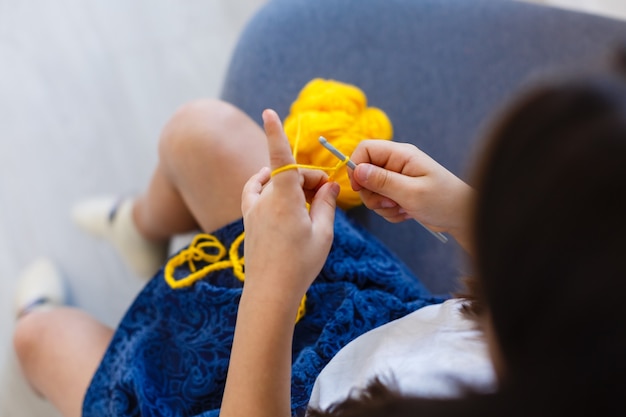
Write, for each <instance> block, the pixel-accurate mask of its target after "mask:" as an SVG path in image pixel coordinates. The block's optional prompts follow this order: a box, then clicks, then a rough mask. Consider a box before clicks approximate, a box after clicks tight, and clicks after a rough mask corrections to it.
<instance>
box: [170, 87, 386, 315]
mask: <svg viewBox="0 0 626 417" xmlns="http://www.w3.org/2000/svg"><path fill="white" fill-rule="evenodd" d="M284 126H285V133H286V134H287V137H288V138H289V141H290V143H291V147H292V149H293V157H294V160H295V161H297V160H298V156H299V155H298V154H299V151H300V154H301V155H300V156H301V157H302V158H301V159H303V160H304V161H303V163H294V164H287V165H285V166H283V167H280V168H277V169H275V170H274V171H273V172H272V174H271V175H272V177H273V176H275V175H277V174H280V173H281V172H285V171H288V170H291V169H299V168H302V169H315V170H321V171H324V172H327V173H328V174H329V181H333V180H335V179H333V178H334V177H335V176H337V174H338V173H339V172H341V170H342V169H343V168H344V167H345V166H346V165H347V163H348V158H346V159H345V160H343V161H339V162H337V163H336V164H335V165H334V166H325V163H327V162H328V163H329V161H332V160H333V158H334V156H332V155H330V154H329V153H328V152H327V151H326V150H325V149H323V147H322V146H321V145H320V144H319V142H318V138H319V137H320V136H324V137H325V138H326V139H328V141H329V142H331V143H332V144H333V145H335V146H336V147H338V148H339V150H340V151H342V152H343V153H344V154H346V155H350V154H351V153H352V151H353V150H354V149H355V148H356V145H357V144H358V143H359V142H360V141H361V140H362V139H365V138H379V139H391V136H392V127H391V123H390V122H389V119H388V118H387V116H386V115H385V113H384V112H382V111H381V110H379V109H377V108H374V107H367V99H366V97H365V94H364V93H363V92H362V91H361V90H360V89H358V88H357V87H355V86H352V85H349V84H344V83H340V82H337V81H333V80H323V79H319V78H317V79H314V80H312V81H311V82H309V83H308V84H307V85H306V86H304V88H303V89H302V91H301V92H300V94H299V95H298V98H297V99H296V101H294V103H293V104H292V106H291V112H290V114H289V116H288V117H287V118H286V119H285V123H284ZM294 130H295V131H294ZM304 162H306V163H304ZM336 181H337V182H338V183H339V185H340V187H341V192H340V194H339V198H338V199H337V201H338V204H339V206H340V207H342V208H344V209H348V208H351V207H355V206H357V205H359V204H361V201H360V198H359V196H358V193H356V192H354V191H353V190H352V189H351V187H350V184H349V180H348V178H347V175H346V176H342V177H341V178H337V179H336ZM244 237H245V232H242V233H241V234H240V235H239V236H238V237H237V238H236V239H235V240H234V241H233V243H232V244H231V246H230V248H228V250H226V247H225V246H224V245H223V244H222V243H221V242H220V241H219V239H217V238H216V237H215V236H213V235H210V234H206V233H201V234H198V235H197V236H196V237H195V238H194V239H193V241H192V242H191V244H190V245H189V246H188V247H187V248H186V249H183V250H182V251H180V252H179V253H178V254H177V255H175V256H173V257H172V258H170V260H169V261H168V262H167V264H166V265H165V269H164V277H165V281H166V282H167V284H168V285H169V286H170V288H172V289H174V290H176V289H180V288H185V287H189V286H191V285H193V284H194V283H195V282H196V281H198V280H201V279H203V278H205V277H206V276H207V275H208V274H210V273H212V272H215V271H219V270H223V269H228V268H232V269H233V274H234V275H235V277H237V279H239V280H240V281H242V282H243V281H244V280H245V273H244V266H245V262H244V258H243V257H240V256H239V248H240V246H241V243H242V242H243V240H244ZM227 254H228V257H227V258H226V255H227ZM197 262H203V263H206V264H207V265H206V266H205V267H203V268H201V269H198V268H197V266H196V263H197ZM183 265H186V266H187V268H188V269H189V271H190V273H189V275H187V276H185V277H182V278H179V279H177V278H175V277H174V275H175V272H176V270H177V269H178V268H180V267H182V266H183ZM305 314H306V294H305V295H304V296H303V297H302V300H301V301H300V306H299V308H298V313H297V316H296V323H297V322H298V321H300V319H301V318H302V317H303V316H304V315H305Z"/></svg>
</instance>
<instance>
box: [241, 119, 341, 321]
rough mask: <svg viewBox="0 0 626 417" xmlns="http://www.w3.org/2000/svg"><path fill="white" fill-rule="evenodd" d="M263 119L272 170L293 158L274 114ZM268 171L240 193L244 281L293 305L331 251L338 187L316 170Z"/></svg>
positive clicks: (297, 302)
mask: <svg viewBox="0 0 626 417" xmlns="http://www.w3.org/2000/svg"><path fill="white" fill-rule="evenodd" d="M263 121H264V124H265V132H266V135H267V141H268V148H269V154H270V164H271V170H275V169H277V168H280V167H283V166H285V165H289V164H293V163H295V161H294V159H293V155H292V153H291V149H290V146H289V141H288V140H287V137H286V136H285V133H284V131H283V128H282V125H281V123H280V119H279V118H278V115H277V114H276V113H275V112H274V111H272V110H266V111H265V112H263ZM270 173H271V171H270V169H268V168H263V169H262V170H261V171H260V172H259V173H257V174H256V175H254V176H253V177H252V178H250V180H249V181H248V182H247V183H246V185H245V187H244V190H243V194H242V212H243V218H244V224H245V230H246V238H245V244H244V253H245V263H246V286H247V287H250V286H254V290H253V291H251V292H255V291H259V292H262V293H263V294H266V292H267V291H271V292H272V293H273V294H274V296H276V297H281V298H282V299H283V301H285V300H290V302H291V303H295V306H296V308H297V306H298V305H299V302H300V299H301V297H302V296H303V295H304V293H305V292H306V290H307V289H308V287H309V286H310V285H311V283H312V282H313V280H314V279H315V277H316V276H317V275H318V274H319V272H320V270H321V269H322V266H323V265H324V262H325V261H326V257H327V256H328V252H329V251H330V246H331V244H332V240H333V223H334V217H335V207H336V199H337V195H338V193H339V186H338V185H337V184H336V183H329V182H327V176H326V174H324V173H322V172H320V171H304V170H303V171H301V170H298V169H290V170H287V171H283V172H281V173H278V174H276V175H275V176H274V177H273V178H271V179H270ZM307 200H309V201H310V204H311V207H310V211H309V210H307V207H306V202H307ZM294 317H295V316H294Z"/></svg>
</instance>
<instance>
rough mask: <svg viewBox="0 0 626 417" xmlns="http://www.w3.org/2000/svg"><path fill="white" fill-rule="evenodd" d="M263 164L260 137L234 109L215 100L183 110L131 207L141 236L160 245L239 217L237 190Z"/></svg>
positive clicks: (265, 158)
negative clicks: (154, 167)
mask: <svg viewBox="0 0 626 417" xmlns="http://www.w3.org/2000/svg"><path fill="white" fill-rule="evenodd" d="M267 165H269V160H268V154H267V144H266V139H265V134H264V132H263V130H262V129H261V127H260V126H259V125H257V124H256V123H255V122H254V121H253V120H252V119H250V118H249V117H248V116H247V115H246V114H245V113H243V112H242V111H240V110H239V109H237V108H236V107H234V106H232V105H230V104H228V103H225V102H222V101H218V100H201V101H196V102H193V103H190V104H187V105H185V106H184V107H183V108H181V109H180V110H179V111H178V112H177V113H176V114H175V115H174V116H173V117H172V119H171V120H170V121H169V123H168V124H167V125H166V127H165V129H164V130H163V133H162V136H161V139H160V143H159V163H158V165H157V167H156V170H155V172H154V175H153V177H152V180H151V183H150V185H149V187H148V189H147V191H146V193H145V194H143V195H142V196H140V197H139V198H138V199H137V200H136V202H135V204H134V207H133V219H134V223H135V225H136V226H137V228H138V230H139V232H140V233H141V235H143V236H144V237H145V238H147V239H150V240H166V239H168V238H170V237H171V236H173V235H176V234H179V233H185V232H189V231H192V230H194V229H197V228H198V227H199V228H200V229H202V230H203V231H206V232H211V231H213V230H215V229H217V228H219V227H221V226H224V225H226V224H228V223H230V222H231V221H233V220H235V219H238V218H239V217H241V191H242V188H243V185H244V184H245V182H246V181H247V180H248V178H250V176H252V175H253V174H254V173H256V172H257V171H258V170H259V169H261V167H263V166H267Z"/></svg>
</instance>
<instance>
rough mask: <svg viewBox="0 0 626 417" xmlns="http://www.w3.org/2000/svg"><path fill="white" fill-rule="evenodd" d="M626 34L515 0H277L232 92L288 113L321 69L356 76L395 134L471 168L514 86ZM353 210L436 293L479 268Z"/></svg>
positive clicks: (598, 60)
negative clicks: (298, 95) (307, 83)
mask: <svg viewBox="0 0 626 417" xmlns="http://www.w3.org/2000/svg"><path fill="white" fill-rule="evenodd" d="M622 40H623V41H626V22H623V21H617V20H610V19H606V18H600V17H595V16H590V15H585V14H581V13H574V12H568V11H563V10H558V9H552V8H547V7H543V6H537V5H531V4H527V3H521V2H517V1H513V0H270V1H269V2H268V4H267V5H266V6H265V7H263V8H262V9H261V10H260V11H259V12H258V13H257V14H256V15H255V16H254V17H253V19H252V20H251V21H250V22H249V24H248V25H247V27H246V29H245V31H244V33H243V34H242V36H241V39H240V40H239V43H238V45H237V47H236V50H235V51H234V54H233V56H232V61H231V63H230V68H229V71H228V75H227V78H226V80H225V83H224V86H223V92H222V98H224V99H225V100H227V101H230V102H232V103H234V104H236V105H237V106H239V107H240V108H242V109H243V110H244V111H246V112H247V113H248V114H250V115H251V116H252V117H254V118H256V119H257V120H259V119H260V115H261V111H262V110H263V109H264V108H266V107H272V108H275V109H276V110H277V111H278V112H279V114H281V115H286V114H287V113H288V110H289V105H290V104H291V102H292V101H293V100H294V99H295V97H296V95H297V93H298V92H299V90H300V89H301V88H302V86H304V84H305V83H306V82H307V81H309V80H311V79H313V78H315V77H324V78H331V79H336V80H339V81H344V82H349V83H353V84H356V85H357V86H359V87H361V88H362V89H363V90H364V91H365V93H366V94H367V96H368V98H369V102H370V104H371V105H374V106H376V107H380V108H382V109H383V110H385V111H386V112H387V114H388V115H389V117H390V118H391V120H392V123H393V125H394V129H395V135H394V138H395V140H397V141H404V142H412V143H414V144H416V145H417V146H419V147H420V148H422V149H423V150H424V151H426V152H427V153H429V154H430V155H431V156H433V157H434V158H435V159H437V160H438V161H439V162H441V163H442V164H444V165H445V166H447V167H448V168H449V169H450V170H451V171H453V172H455V173H456V174H458V175H460V176H461V177H466V176H467V173H468V168H469V166H470V165H471V161H472V158H473V155H474V154H475V152H476V148H477V143H478V142H479V140H478V139H480V137H481V135H482V133H483V132H484V131H485V129H486V128H487V127H488V126H489V122H490V121H491V120H493V118H494V117H495V114H497V111H498V110H499V109H500V108H501V107H502V105H503V103H505V102H506V101H507V100H508V99H509V98H510V97H511V96H512V95H514V94H515V93H516V92H517V91H519V90H520V89H522V88H524V86H525V85H527V84H529V83H532V82H533V80H535V79H536V78H539V77H542V76H544V75H550V76H555V75H556V74H558V73H559V72H560V71H570V69H576V68H581V67H589V66H591V67H593V66H597V65H601V64H602V63H603V62H606V60H607V56H608V55H609V51H610V50H611V49H612V48H613V47H615V45H616V44H618V43H619V42H620V41H622ZM529 168H531V167H529ZM352 215H353V216H354V217H355V218H356V219H357V220H358V221H359V222H361V223H362V224H364V225H365V226H366V227H367V228H368V229H369V230H371V231H372V232H373V233H374V234H375V235H377V236H378V237H379V238H380V239H381V240H382V241H383V242H385V243H386V244H387V245H388V246H389V247H390V248H391V249H392V250H393V251H394V252H395V253H397V254H398V255H399V256H400V257H401V258H402V259H403V260H404V261H405V262H406V263H407V264H408V265H409V267H410V268H412V269H413V270H414V271H415V273H416V274H417V275H418V276H419V277H420V278H421V279H422V280H423V282H424V283H425V284H426V285H427V286H428V287H429V288H430V289H431V290H432V291H434V292H436V293H445V292H448V291H452V290H454V289H455V287H456V283H457V278H458V276H459V275H460V274H462V273H465V272H467V271H466V269H467V268H468V266H467V265H466V262H464V259H463V256H462V253H461V251H460V250H459V248H458V246H457V245H456V244H455V243H448V244H446V245H443V244H441V243H439V241H437V240H436V239H434V238H433V237H432V236H431V235H430V234H429V233H427V232H426V231H424V230H423V229H422V228H421V227H419V225H417V224H416V223H415V222H405V223H403V224H401V225H392V224H387V223H386V222H385V221H384V220H382V219H380V218H378V217H377V216H376V215H375V214H373V213H368V212H367V210H365V209H356V210H355V211H354V212H353V213H352ZM538 238H539V236H538Z"/></svg>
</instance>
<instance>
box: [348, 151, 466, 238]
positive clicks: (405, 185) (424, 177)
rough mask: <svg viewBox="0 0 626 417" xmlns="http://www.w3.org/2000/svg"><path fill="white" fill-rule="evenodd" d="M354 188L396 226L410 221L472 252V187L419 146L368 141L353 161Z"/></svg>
mask: <svg viewBox="0 0 626 417" xmlns="http://www.w3.org/2000/svg"><path fill="white" fill-rule="evenodd" d="M350 159H352V161H353V162H354V163H355V164H357V167H356V169H355V170H354V172H352V173H351V174H350V180H351V184H352V188H353V189H354V190H355V191H359V192H360V195H361V199H362V200H363V203H364V204H365V206H366V207H368V208H369V209H371V210H373V211H375V212H376V213H377V214H379V215H380V216H382V217H384V218H385V219H387V220H388V221H390V222H392V223H397V222H400V221H404V220H406V219H409V218H413V219H415V220H418V221H419V222H421V223H422V224H424V225H425V226H426V227H428V228H429V229H431V230H433V231H436V232H447V233H450V234H451V235H452V236H454V237H455V238H456V240H457V241H459V243H461V244H462V245H463V246H465V247H466V249H467V241H468V234H469V231H468V224H467V223H468V220H469V219H468V210H469V208H470V207H471V203H472V199H473V194H474V192H473V190H472V188H471V187H470V186H469V185H467V184H466V183H465V182H463V181H462V180H461V179H459V178H458V177H457V176H455V175H454V174H452V173H451V172H450V171H448V170H447V169H446V168H444V167H443V166H441V165H440V164H439V163H437V162H436V161H435V160H433V159H432V158H431V157H429V156H428V155H427V154H425V153H424V152H422V151H420V150H419V149H418V148H417V147H415V146H414V145H411V144H408V143H398V142H389V141H382V140H366V141H363V142H361V143H360V144H359V146H357V148H356V149H355V151H354V152H353V153H352V156H351V157H350Z"/></svg>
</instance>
